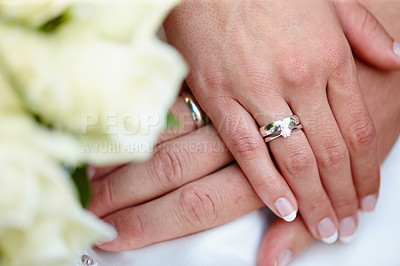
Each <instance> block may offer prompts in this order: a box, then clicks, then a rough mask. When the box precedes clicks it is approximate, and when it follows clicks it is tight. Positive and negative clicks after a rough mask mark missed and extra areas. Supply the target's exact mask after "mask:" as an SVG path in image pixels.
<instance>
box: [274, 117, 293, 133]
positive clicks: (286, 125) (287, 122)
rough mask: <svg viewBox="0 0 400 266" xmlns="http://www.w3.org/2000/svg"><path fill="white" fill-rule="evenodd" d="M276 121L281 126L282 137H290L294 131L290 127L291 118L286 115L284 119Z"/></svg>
mask: <svg viewBox="0 0 400 266" xmlns="http://www.w3.org/2000/svg"><path fill="white" fill-rule="evenodd" d="M276 123H277V124H278V125H279V126H280V129H281V135H282V137H284V138H287V137H289V136H290V134H291V133H292V131H291V130H290V128H289V125H290V123H291V118H290V117H286V118H284V119H282V120H279V121H277V122H276Z"/></svg>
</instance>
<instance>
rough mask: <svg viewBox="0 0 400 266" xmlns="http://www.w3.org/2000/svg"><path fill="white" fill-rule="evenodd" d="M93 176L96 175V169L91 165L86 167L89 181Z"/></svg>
mask: <svg viewBox="0 0 400 266" xmlns="http://www.w3.org/2000/svg"><path fill="white" fill-rule="evenodd" d="M95 174H96V167H94V166H93V165H88V166H87V175H88V176H89V179H93V177H94V175H95Z"/></svg>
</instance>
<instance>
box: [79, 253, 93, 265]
mask: <svg viewBox="0 0 400 266" xmlns="http://www.w3.org/2000/svg"><path fill="white" fill-rule="evenodd" d="M81 260H82V263H83V265H85V266H92V265H94V260H93V259H92V257H90V256H88V255H86V254H85V255H82V257H81Z"/></svg>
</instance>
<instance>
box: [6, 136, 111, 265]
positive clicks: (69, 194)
mask: <svg viewBox="0 0 400 266" xmlns="http://www.w3.org/2000/svg"><path fill="white" fill-rule="evenodd" d="M0 132H1V131H0ZM0 137H3V136H2V134H1V133H0ZM31 137H33V135H31ZM24 141H25V142H26V140H24V139H18V138H14V140H10V137H9V136H8V137H7V138H6V140H3V138H0V169H2V174H1V175H0V190H1V193H0V265H4V266H5V265H7V266H36V265H38V266H39V265H40V266H47V265H49V266H50V265H68V264H69V265H71V263H72V261H73V260H74V259H75V257H76V254H78V252H79V251H81V250H83V249H85V248H88V247H89V246H90V245H92V244H94V242H95V241H104V240H110V239H112V238H113V237H115V232H114V231H113V230H112V228H110V227H109V226H108V225H106V224H104V223H103V222H101V221H99V220H97V219H96V218H95V217H94V216H92V215H91V214H89V213H87V212H86V211H84V210H83V209H82V208H81V207H80V205H79V203H78V201H77V197H76V193H75V191H74V189H73V185H72V184H71V181H70V179H69V176H68V174H67V173H66V172H65V171H64V170H62V169H61V168H60V166H59V165H58V163H57V162H56V161H54V160H53V159H50V157H48V156H46V155H44V154H41V153H40V152H38V151H37V150H35V149H30V146H29V145H25V144H26V143H25V142H24Z"/></svg>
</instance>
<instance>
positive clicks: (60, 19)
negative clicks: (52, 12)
mask: <svg viewBox="0 0 400 266" xmlns="http://www.w3.org/2000/svg"><path fill="white" fill-rule="evenodd" d="M70 19H71V15H70V13H69V12H68V11H65V12H64V13H62V14H61V15H59V16H57V17H55V18H52V19H51V20H49V21H47V22H46V23H44V24H43V25H42V26H40V27H39V31H41V32H44V33H52V32H55V31H56V30H57V29H58V28H59V27H60V26H61V25H63V24H64V23H66V22H68V21H69V20H70Z"/></svg>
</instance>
